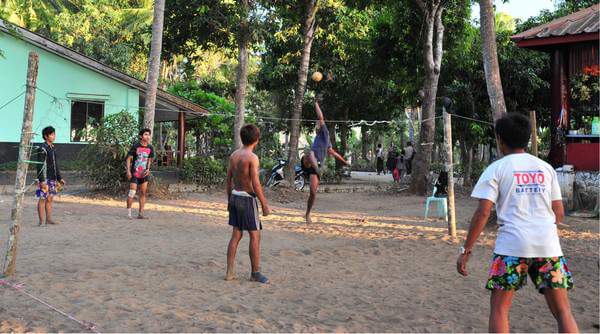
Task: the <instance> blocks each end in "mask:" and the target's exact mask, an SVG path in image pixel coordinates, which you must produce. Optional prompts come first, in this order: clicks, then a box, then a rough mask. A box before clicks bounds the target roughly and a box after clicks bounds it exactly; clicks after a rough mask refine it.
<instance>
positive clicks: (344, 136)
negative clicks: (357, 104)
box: [335, 109, 348, 170]
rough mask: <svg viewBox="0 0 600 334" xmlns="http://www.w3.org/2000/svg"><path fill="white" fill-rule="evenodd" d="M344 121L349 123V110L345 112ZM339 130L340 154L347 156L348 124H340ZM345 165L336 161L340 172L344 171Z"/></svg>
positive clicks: (336, 166)
mask: <svg viewBox="0 0 600 334" xmlns="http://www.w3.org/2000/svg"><path fill="white" fill-rule="evenodd" d="M343 120H344V121H347V120H348V109H345V110H344V114H343ZM338 127H339V130H340V147H339V148H340V150H339V153H340V154H341V155H342V156H344V157H345V156H346V152H348V123H346V122H344V123H340V124H339V125H338ZM342 167H343V165H342V163H341V162H339V161H338V160H336V161H335V168H336V169H338V170H340V169H342Z"/></svg>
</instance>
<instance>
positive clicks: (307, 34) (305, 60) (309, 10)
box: [286, 0, 318, 185]
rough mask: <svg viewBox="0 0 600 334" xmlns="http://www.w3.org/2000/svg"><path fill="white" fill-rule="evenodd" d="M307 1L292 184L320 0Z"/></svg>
mask: <svg viewBox="0 0 600 334" xmlns="http://www.w3.org/2000/svg"><path fill="white" fill-rule="evenodd" d="M304 1H305V14H306V15H305V17H304V34H303V49H302V57H301V59H300V66H299V67H298V83H297V86H296V91H295V92H294V105H293V109H292V120H291V124H290V146H289V152H288V166H287V173H286V178H287V180H288V182H289V183H290V184H292V185H293V184H294V176H295V174H296V173H295V170H294V169H295V166H296V155H297V151H298V141H299V139H300V120H299V119H300V117H301V116H302V102H303V100H304V92H305V90H306V79H307V76H308V65H309V63H310V49H311V47H312V42H313V38H314V32H315V16H316V14H317V5H318V0H304Z"/></svg>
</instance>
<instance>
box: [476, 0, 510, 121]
mask: <svg viewBox="0 0 600 334" xmlns="http://www.w3.org/2000/svg"><path fill="white" fill-rule="evenodd" d="M479 17H480V20H481V22H480V31H481V41H482V45H483V68H484V70H485V82H486V84H487V91H488V95H489V97H490V104H491V106H492V115H493V117H494V121H495V120H497V119H499V118H501V117H502V115H504V114H506V104H505V103H504V93H503V92H502V80H501V79H500V66H499V65H498V53H497V51H496V49H497V48H496V31H495V28H494V7H493V4H492V0H479Z"/></svg>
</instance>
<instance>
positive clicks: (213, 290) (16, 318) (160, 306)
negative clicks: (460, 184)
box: [0, 193, 600, 332]
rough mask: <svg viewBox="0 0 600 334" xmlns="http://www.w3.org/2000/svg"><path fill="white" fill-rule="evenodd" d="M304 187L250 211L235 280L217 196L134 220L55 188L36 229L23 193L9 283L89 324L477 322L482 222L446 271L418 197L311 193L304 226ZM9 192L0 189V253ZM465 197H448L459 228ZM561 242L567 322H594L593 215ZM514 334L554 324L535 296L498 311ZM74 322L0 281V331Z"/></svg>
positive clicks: (238, 328)
mask: <svg viewBox="0 0 600 334" xmlns="http://www.w3.org/2000/svg"><path fill="white" fill-rule="evenodd" d="M306 196H307V195H306V194H295V195H289V194H288V195H287V196H285V195H282V194H278V193H270V194H269V197H270V198H271V199H273V200H274V203H273V204H272V207H273V210H274V214H273V215H272V216H270V217H267V218H265V219H264V220H263V224H264V230H263V236H262V271H263V273H264V274H266V275H267V276H268V277H269V278H270V279H271V281H272V283H271V284H269V285H259V284H258V283H255V282H250V281H249V280H248V279H247V277H248V276H249V274H248V272H249V259H248V251H247V245H248V238H247V237H245V238H244V239H243V240H242V243H241V245H240V248H239V249H238V260H237V262H238V267H237V271H238V277H239V279H238V280H237V281H234V282H225V281H224V280H223V276H224V272H225V251H226V246H227V242H228V239H229V236H230V228H229V227H228V225H227V222H226V218H227V214H226V212H225V208H226V206H225V196H224V195H223V194H220V193H215V194H198V195H190V196H187V197H184V198H179V199H169V200H158V199H150V201H149V205H148V215H149V216H150V217H151V219H150V220H147V221H138V220H134V221H129V220H127V219H124V215H125V209H124V208H123V207H124V203H123V201H120V200H114V199H98V198H90V197H81V196H79V197H78V196H62V197H61V198H59V199H58V200H57V202H56V204H55V209H56V219H57V220H59V221H60V223H61V224H60V225H57V226H51V227H37V226H36V223H35V222H36V220H35V216H34V204H35V202H34V200H33V199H32V198H31V197H29V198H28V199H27V201H26V208H25V223H24V225H23V227H22V230H21V240H20V244H19V257H18V272H17V274H16V275H15V276H14V277H13V278H11V281H14V282H18V283H24V284H25V285H24V289H25V290H26V291H28V292H30V293H32V294H34V295H36V296H38V297H40V298H42V299H44V300H46V301H48V302H50V303H51V304H53V305H55V306H56V307H58V308H60V309H62V310H64V311H66V312H68V313H70V314H72V315H74V316H75V317H77V318H79V319H82V320H86V321H90V322H93V323H95V324H96V325H97V326H98V329H99V330H100V331H103V332H205V331H209V332H214V331H218V332H265V331H266V332H300V331H311V332H323V331H324V332H331V331H350V332H483V331H486V330H487V316H488V311H489V305H488V299H489V292H487V291H486V290H485V289H483V285H484V283H485V278H486V272H487V266H488V261H489V259H490V256H491V253H492V244H493V238H494V237H495V233H494V231H493V230H492V229H489V230H486V232H485V235H484V236H483V238H482V239H480V243H479V244H478V247H477V248H476V249H475V251H474V256H473V259H472V260H471V262H470V267H469V269H470V273H471V274H470V276H468V277H467V278H462V277H461V276H459V275H458V274H457V273H456V270H455V259H456V254H457V248H458V244H455V243H453V242H452V240H451V239H449V238H448V237H447V235H446V234H447V230H446V226H445V223H443V222H442V221H429V222H424V221H423V218H422V216H423V202H424V199H423V198H418V197H412V196H405V195H401V194H387V193H384V194H375V193H361V194H335V193H328V194H320V195H319V198H318V205H317V207H316V212H317V213H316V215H315V216H316V221H317V222H316V223H315V224H313V225H310V226H307V225H305V224H304V223H303V221H302V210H303V208H304V205H305V203H304V200H305V198H306ZM11 201H12V200H11V198H10V197H8V196H0V222H1V223H2V225H1V226H0V247H2V248H0V249H1V250H2V251H4V248H5V242H6V235H7V231H8V228H7V226H8V224H7V223H8V217H9V212H10V205H11ZM475 205H476V202H475V201H473V200H471V199H468V198H464V197H463V198H459V199H458V201H457V217H458V222H459V236H460V238H461V240H462V238H464V235H465V229H466V227H467V220H468V218H469V217H470V215H471V214H472V212H473V210H474V207H475ZM567 224H568V226H566V227H564V228H563V229H562V230H561V236H562V245H563V249H564V251H565V253H566V255H567V256H568V258H569V260H570V269H571V270H572V271H573V272H574V275H575V284H576V288H575V289H573V290H572V293H571V294H570V298H571V303H572V307H573V312H574V314H575V317H576V319H577V321H578V323H579V326H580V329H581V330H582V331H586V332H598V327H597V326H598V323H599V319H598V314H599V312H600V310H599V290H598V287H599V278H598V276H599V271H598V266H599V262H598V250H599V248H598V246H599V238H600V235H599V231H598V222H597V220H585V219H577V220H575V219H573V218H568V219H567ZM511 321H512V322H511V326H512V327H511V328H512V330H513V331H518V332H554V331H556V325H555V321H554V319H553V318H552V316H551V315H550V313H549V311H548V310H547V308H546V306H545V304H544V299H543V297H542V296H541V295H539V294H538V293H537V292H536V291H535V289H534V288H533V287H532V286H531V284H530V285H529V286H527V287H526V288H525V289H524V290H521V291H520V292H519V293H518V294H517V297H516V299H515V302H514V306H513V309H512V313H511ZM8 331H18V332H22V331H35V332H47V331H51V332H59V331H60V332H74V331H75V332H79V331H83V329H82V328H81V327H79V325H77V324H76V323H74V322H72V321H70V320H68V319H65V318H64V317H62V316H61V315H59V314H57V313H54V312H53V311H50V310H48V309H47V308H46V307H44V306H42V305H40V304H39V303H37V302H35V301H32V300H30V299H28V298H27V297H25V296H23V295H22V294H19V293H18V292H16V291H14V290H11V289H9V288H7V287H0V332H8Z"/></svg>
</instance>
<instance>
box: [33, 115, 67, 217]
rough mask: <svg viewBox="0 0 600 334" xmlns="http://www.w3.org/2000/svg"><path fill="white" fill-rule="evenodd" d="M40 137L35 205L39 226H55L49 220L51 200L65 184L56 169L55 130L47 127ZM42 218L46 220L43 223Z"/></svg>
mask: <svg viewBox="0 0 600 334" xmlns="http://www.w3.org/2000/svg"><path fill="white" fill-rule="evenodd" d="M42 137H43V138H44V143H42V144H41V145H40V146H39V148H38V153H37V154H38V156H37V161H38V162H40V164H38V167H37V179H38V189H37V191H36V192H35V195H36V197H37V198H38V199H39V200H38V205H37V210H38V217H39V220H40V222H39V226H44V225H45V224H51V225H55V224H57V222H55V221H54V220H52V218H51V216H52V200H53V198H54V195H56V194H57V193H58V191H57V188H59V187H62V186H64V184H65V180H63V178H62V176H61V175H60V170H59V169H58V163H57V162H56V152H55V150H54V144H53V143H54V140H55V139H56V130H55V129H54V128H53V127H51V126H47V127H45V128H44V129H43V130H42ZM44 217H45V218H46V220H45V222H44Z"/></svg>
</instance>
